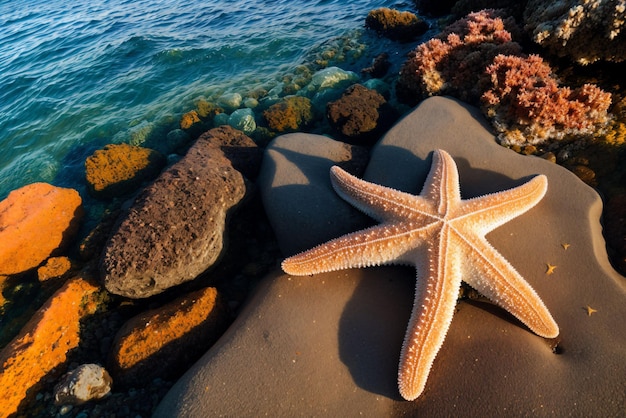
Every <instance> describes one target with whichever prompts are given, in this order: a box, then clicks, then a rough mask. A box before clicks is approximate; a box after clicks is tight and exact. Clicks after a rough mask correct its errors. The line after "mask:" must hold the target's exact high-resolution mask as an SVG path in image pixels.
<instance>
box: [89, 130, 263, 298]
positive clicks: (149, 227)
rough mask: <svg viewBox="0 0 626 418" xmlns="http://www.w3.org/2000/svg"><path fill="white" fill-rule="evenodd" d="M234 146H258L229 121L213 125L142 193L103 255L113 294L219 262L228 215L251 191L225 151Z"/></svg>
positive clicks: (160, 284)
mask: <svg viewBox="0 0 626 418" xmlns="http://www.w3.org/2000/svg"><path fill="white" fill-rule="evenodd" d="M242 137H243V140H242ZM230 146H235V147H239V146H244V147H246V146H248V147H256V145H255V144H254V142H252V140H251V139H249V138H247V137H245V135H243V134H242V133H241V132H240V131H237V130H235V129H233V128H231V127H228V126H224V127H220V128H215V129H212V130H210V131H208V132H207V133H205V134H204V135H202V137H201V138H199V139H198V140H197V141H196V143H195V144H194V145H193V146H192V147H191V148H190V149H189V151H188V152H187V154H186V155H185V156H184V157H183V158H182V159H181V160H180V161H179V162H177V163H176V164H174V165H173V166H171V167H170V168H168V169H167V170H166V171H164V172H163V173H161V175H160V176H159V177H158V178H157V179H156V180H155V181H154V182H153V183H152V184H151V185H150V186H148V187H147V188H146V189H144V190H143V191H142V192H141V193H140V194H139V196H138V197H137V198H136V199H135V201H134V203H133V204H132V207H131V208H130V209H129V210H128V213H126V214H125V216H123V217H122V219H121V220H120V222H119V224H118V226H117V228H116V230H115V232H114V234H113V236H112V237H111V238H110V239H109V241H108V243H107V244H106V246H105V249H104V252H103V255H102V258H101V262H100V271H101V277H102V278H103V280H104V284H105V286H106V288H107V289H108V290H109V291H110V292H111V293H115V294H118V295H122V296H126V297H130V298H144V297H148V296H152V295H155V294H157V293H160V292H162V291H164V290H165V289H168V288H170V287H172V286H175V285H177V284H180V283H183V282H186V281H189V280H193V279H194V278H196V277H197V276H198V275H199V274H200V273H202V272H203V271H204V270H206V269H207V268H209V267H210V266H212V265H213V264H214V263H215V262H216V261H217V259H218V257H219V255H220V254H221V252H222V249H223V245H224V244H223V236H224V230H225V228H226V221H227V215H228V214H229V213H230V211H231V209H232V208H233V207H234V206H236V205H237V204H238V203H239V202H240V201H241V199H243V197H244V195H245V193H246V190H247V189H246V184H245V182H244V178H243V176H242V175H241V173H240V172H239V171H237V170H236V169H235V168H234V167H233V164H232V163H231V161H230V160H229V159H228V158H227V157H226V156H225V155H224V151H222V148H223V147H224V148H228V147H230Z"/></svg>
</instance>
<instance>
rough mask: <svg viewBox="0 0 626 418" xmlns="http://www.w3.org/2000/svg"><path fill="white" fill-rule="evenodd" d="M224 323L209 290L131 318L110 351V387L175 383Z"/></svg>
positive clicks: (216, 299)
mask: <svg viewBox="0 0 626 418" xmlns="http://www.w3.org/2000/svg"><path fill="white" fill-rule="evenodd" d="M225 320H226V315H225V311H224V305H223V304H222V303H221V302H220V299H219V297H218V293H217V289H215V288H213V287H207V288H205V289H201V290H198V291H195V292H193V293H190V294H188V295H185V296H181V297H180V298H178V299H176V300H174V301H172V302H170V303H167V304H166V305H164V306H162V307H160V308H156V309H152V310H150V311H147V312H144V313H141V314H140V315H138V316H136V317H134V318H131V319H130V320H128V322H126V323H125V324H124V326H123V327H122V329H120V331H119V332H118V333H117V335H116V337H115V341H114V342H113V346H112V348H111V350H110V351H109V361H108V368H109V370H110V371H111V374H112V375H113V376H114V378H115V384H116V385H118V384H119V385H122V386H125V387H128V386H134V387H142V386H143V382H145V381H150V380H153V379H155V378H157V377H159V378H161V379H164V380H172V379H177V378H178V377H180V375H181V374H182V373H183V372H184V371H185V370H186V369H187V368H189V366H191V364H193V362H195V361H196V360H198V359H199V358H200V357H201V356H202V354H203V353H204V352H205V351H206V350H208V348H209V347H211V345H212V344H213V343H214V342H215V341H216V340H217V338H218V337H219V336H220V335H221V334H222V332H223V330H224V327H225V325H226V321H225ZM157 364H158V365H159V366H158V367H155V365H157Z"/></svg>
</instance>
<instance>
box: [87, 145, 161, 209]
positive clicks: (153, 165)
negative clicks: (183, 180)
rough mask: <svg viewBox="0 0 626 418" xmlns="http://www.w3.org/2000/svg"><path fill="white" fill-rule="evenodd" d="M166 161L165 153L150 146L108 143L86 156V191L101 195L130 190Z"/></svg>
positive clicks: (156, 171)
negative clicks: (87, 189)
mask: <svg viewBox="0 0 626 418" xmlns="http://www.w3.org/2000/svg"><path fill="white" fill-rule="evenodd" d="M165 163H166V160H165V156H163V155H162V154H161V153H159V152H157V151H154V150H151V149H149V148H143V147H136V146H133V145H128V144H109V145H107V146H105V147H104V148H103V149H100V150H97V151H96V152H94V153H93V154H92V155H91V156H89V157H88V158H87V160H85V176H86V179H87V186H88V188H89V192H90V193H91V194H92V195H93V196H95V197H101V198H112V197H117V196H119V195H123V194H126V193H130V192H133V191H135V190H136V189H137V188H138V187H139V185H141V183H142V182H144V181H146V180H152V179H153V178H155V177H156V176H157V175H158V174H159V172H160V171H161V169H162V168H163V167H164V166H165Z"/></svg>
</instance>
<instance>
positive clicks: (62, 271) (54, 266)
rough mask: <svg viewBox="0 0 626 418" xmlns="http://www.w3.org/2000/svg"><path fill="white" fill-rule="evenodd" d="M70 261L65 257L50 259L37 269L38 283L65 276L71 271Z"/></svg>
mask: <svg viewBox="0 0 626 418" xmlns="http://www.w3.org/2000/svg"><path fill="white" fill-rule="evenodd" d="M72 267H73V266H72V260H70V259H69V258H67V257H50V258H49V259H47V260H46V264H44V265H43V266H41V267H39V268H38V269H37V278H38V279H39V281H40V282H44V281H46V280H49V279H56V278H58V277H64V276H67V275H68V274H69V273H70V272H71V271H72Z"/></svg>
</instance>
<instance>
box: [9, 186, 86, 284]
mask: <svg viewBox="0 0 626 418" xmlns="http://www.w3.org/2000/svg"><path fill="white" fill-rule="evenodd" d="M82 217H83V207H82V199H81V198H80V195H79V194H78V192H77V191H76V190H74V189H65V188H62V187H56V186H53V185H51V184H48V183H33V184H29V185H27V186H24V187H22V188H20V189H17V190H13V191H12V192H11V193H9V195H8V196H7V198H6V199H4V200H3V201H2V202H0V243H2V244H1V245H0V276H9V275H12V274H17V273H21V272H24V271H26V270H29V269H31V268H34V267H37V266H38V265H40V264H41V263H42V262H44V261H45V260H46V258H48V257H50V256H51V255H53V254H54V253H55V252H57V251H59V250H61V249H62V248H63V247H64V246H66V245H67V244H68V243H69V241H70V240H71V239H72V238H73V237H74V234H75V233H76V232H77V231H78V227H79V224H80V221H81V219H82Z"/></svg>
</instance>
